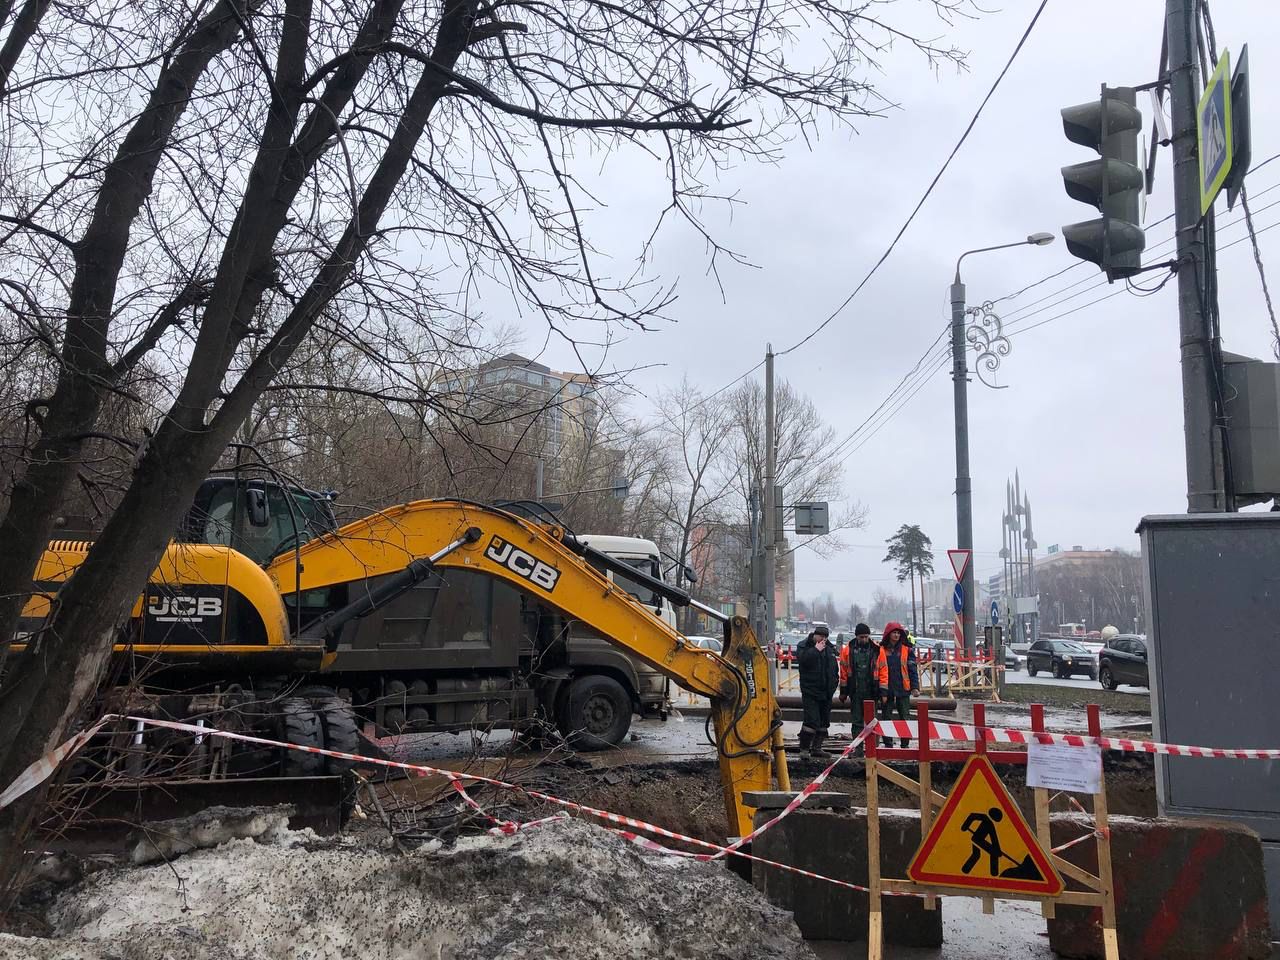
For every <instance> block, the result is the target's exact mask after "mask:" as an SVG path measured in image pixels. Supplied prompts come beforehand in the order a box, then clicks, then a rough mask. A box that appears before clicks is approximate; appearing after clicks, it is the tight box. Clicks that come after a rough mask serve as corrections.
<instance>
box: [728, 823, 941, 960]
mask: <svg viewBox="0 0 1280 960" xmlns="http://www.w3.org/2000/svg"><path fill="white" fill-rule="evenodd" d="M773 816H774V812H773V811H768V810H761V811H760V812H759V813H757V814H756V818H755V825H756V826H757V827H758V826H760V825H761V824H762V823H764V822H765V821H767V820H770V819H772V818H773ZM919 845H920V813H919V811H917V810H890V809H882V810H881V811H880V870H881V874H882V875H883V876H890V877H898V878H904V877H906V875H907V864H908V862H910V860H911V856H912V855H913V854H914V853H915V851H916V848H917V847H918V846H919ZM752 852H753V853H754V854H755V855H756V856H759V857H765V858H766V859H769V860H776V861H778V862H779V863H786V864H790V865H792V866H796V867H800V868H801V869H804V870H811V871H813V872H814V873H820V874H822V875H823V876H827V877H831V878H832V879H835V880H844V881H846V882H848V883H857V884H861V885H863V886H865V885H866V883H867V812H866V810H865V809H862V808H859V807H855V808H853V809H852V810H851V811H847V812H846V811H840V812H835V811H830V810H821V809H818V810H809V809H805V808H803V807H802V808H800V809H799V810H796V811H795V812H794V813H792V814H790V815H789V816H788V817H787V818H786V819H785V820H783V821H782V822H781V823H779V824H777V826H775V827H773V828H771V829H770V830H768V831H767V832H766V833H764V834H763V835H762V836H760V837H757V838H756V839H755V840H754V841H753V843H752ZM752 882H753V883H754V884H755V886H756V888H757V889H758V890H760V891H761V892H762V893H764V895H765V896H766V897H768V898H769V900H770V902H772V903H774V904H776V905H777V906H779V907H782V908H783V909H786V910H790V911H791V912H792V913H793V914H794V915H795V919H796V925H797V926H798V927H799V928H800V932H801V934H803V935H804V938H805V939H806V940H843V941H859V940H860V941H865V940H866V939H867V895H866V894H865V893H860V892H856V891H853V890H847V889H845V888H843V887H837V886H836V885H835V884H831V883H825V882H823V881H821V880H812V879H810V878H808V877H802V876H800V875H799V874H795V873H791V872H789V871H786V870H779V869H778V868H776V867H768V866H763V865H761V864H759V863H756V864H753V868H752ZM882 903H883V905H884V933H885V941H886V942H887V943H891V944H896V945H901V946H911V947H938V946H941V945H942V903H941V901H939V902H938V909H936V910H926V909H924V901H923V900H922V899H920V898H919V897H885V898H884V899H883V901H882Z"/></svg>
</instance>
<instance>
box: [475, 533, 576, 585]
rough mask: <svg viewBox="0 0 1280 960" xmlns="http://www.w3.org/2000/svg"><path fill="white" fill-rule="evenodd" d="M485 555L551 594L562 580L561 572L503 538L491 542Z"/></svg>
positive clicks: (495, 538)
mask: <svg viewBox="0 0 1280 960" xmlns="http://www.w3.org/2000/svg"><path fill="white" fill-rule="evenodd" d="M484 555H485V556H486V557H488V558H489V559H490V560H492V561H493V562H494V563H500V564H502V565H503V566H504V567H506V568H507V569H508V570H510V571H511V572H512V573H516V574H519V575H520V576H522V577H524V579H526V580H528V581H529V582H530V583H532V584H533V585H534V586H538V587H541V588H542V589H543V590H545V591H547V593H550V592H551V591H552V590H554V589H555V588H556V581H557V580H559V579H560V571H559V570H557V569H556V568H555V567H549V566H547V565H546V564H545V563H543V562H542V561H541V560H539V559H538V558H537V557H535V556H533V555H532V554H528V553H525V552H524V551H523V550H521V549H520V548H519V547H516V546H514V545H513V544H510V543H507V541H505V540H503V539H502V538H501V537H494V538H493V539H492V540H491V541H489V546H488V547H487V548H486V549H485V551H484Z"/></svg>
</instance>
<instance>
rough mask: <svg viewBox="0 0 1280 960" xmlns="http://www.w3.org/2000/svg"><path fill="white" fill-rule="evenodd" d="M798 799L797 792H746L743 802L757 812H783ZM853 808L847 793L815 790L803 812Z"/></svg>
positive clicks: (805, 801)
mask: <svg viewBox="0 0 1280 960" xmlns="http://www.w3.org/2000/svg"><path fill="white" fill-rule="evenodd" d="M795 798H796V791H787V790H744V791H743V792H742V802H743V803H744V804H745V805H746V806H748V807H755V808H756V809H757V810H782V809H783V808H784V807H786V805H787V804H788V803H790V802H791V801H792V800H794V799H795ZM852 807H853V797H851V796H849V794H847V793H834V792H830V791H823V790H815V791H814V792H813V793H811V794H809V796H807V797H805V798H804V803H802V804H800V807H799V809H801V810H811V809H812V810H817V809H823V810H849V809H852Z"/></svg>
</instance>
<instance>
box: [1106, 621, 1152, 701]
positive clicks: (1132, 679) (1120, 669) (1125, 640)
mask: <svg viewBox="0 0 1280 960" xmlns="http://www.w3.org/2000/svg"><path fill="white" fill-rule="evenodd" d="M1098 681H1099V682H1100V683H1101V684H1102V688H1103V689H1104V690H1114V689H1115V688H1116V687H1118V686H1120V684H1122V683H1128V684H1132V685H1134V686H1138V687H1149V686H1150V685H1151V682H1150V675H1149V674H1148V672H1147V644H1146V642H1145V640H1144V639H1143V638H1142V637H1139V636H1136V635H1134V634H1132V633H1122V634H1121V635H1120V636H1118V637H1112V638H1111V641H1110V642H1109V643H1108V644H1107V645H1106V647H1104V648H1103V650H1102V653H1101V654H1100V655H1099V657H1098Z"/></svg>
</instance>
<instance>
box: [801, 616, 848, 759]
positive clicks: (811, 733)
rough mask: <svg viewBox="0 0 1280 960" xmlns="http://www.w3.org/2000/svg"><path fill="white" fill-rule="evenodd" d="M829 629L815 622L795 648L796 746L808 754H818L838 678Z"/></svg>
mask: <svg viewBox="0 0 1280 960" xmlns="http://www.w3.org/2000/svg"><path fill="white" fill-rule="evenodd" d="M830 636H831V631H830V629H829V628H828V627H826V626H825V625H821V624H820V625H819V626H818V627H817V628H816V629H814V631H813V633H811V634H809V636H807V637H805V639H804V640H803V641H802V642H801V644H800V646H798V647H797V648H796V663H797V664H798V666H799V667H800V698H801V702H802V704H803V706H804V722H803V724H802V725H801V727H800V749H801V751H808V753H809V756H811V757H822V756H825V754H824V753H823V752H822V742H823V741H824V740H826V739H827V728H828V727H829V726H830V725H831V697H832V696H833V695H834V694H835V692H836V686H837V684H838V683H839V681H840V664H839V661H838V660H837V659H836V650H835V647H834V646H833V645H832V644H831V643H829V642H828V637H830Z"/></svg>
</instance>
